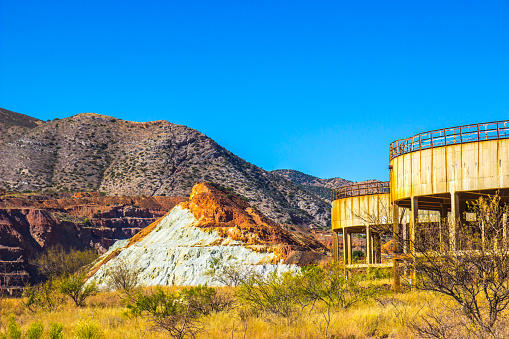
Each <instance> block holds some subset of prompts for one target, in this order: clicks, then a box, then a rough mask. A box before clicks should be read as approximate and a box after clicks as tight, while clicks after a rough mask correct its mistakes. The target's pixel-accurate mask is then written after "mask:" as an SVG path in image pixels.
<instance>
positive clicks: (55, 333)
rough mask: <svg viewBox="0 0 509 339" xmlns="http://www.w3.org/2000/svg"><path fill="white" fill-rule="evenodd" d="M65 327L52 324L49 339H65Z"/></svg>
mask: <svg viewBox="0 0 509 339" xmlns="http://www.w3.org/2000/svg"><path fill="white" fill-rule="evenodd" d="M63 329H64V326H63V325H62V324H58V323H51V324H50V325H49V339H64V334H63V333H62V330H63Z"/></svg>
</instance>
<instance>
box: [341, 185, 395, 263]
mask: <svg viewBox="0 0 509 339" xmlns="http://www.w3.org/2000/svg"><path fill="white" fill-rule="evenodd" d="M389 192H390V183H389V182H388V181H387V182H370V183H362V184H354V185H350V186H344V187H340V188H337V189H334V190H332V192H331V201H332V231H333V236H334V238H333V252H334V260H335V261H336V262H337V261H339V237H342V238H343V262H344V263H345V264H346V265H352V264H353V263H352V234H355V233H362V234H365V235H366V262H365V264H366V265H375V264H381V243H380V231H381V229H382V228H384V227H386V226H387V225H390V224H391V223H392V218H391V216H390V213H391V208H390V196H389Z"/></svg>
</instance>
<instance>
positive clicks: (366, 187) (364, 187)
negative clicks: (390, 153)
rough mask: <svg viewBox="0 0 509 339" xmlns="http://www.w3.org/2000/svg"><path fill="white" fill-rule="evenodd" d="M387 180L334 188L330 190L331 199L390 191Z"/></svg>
mask: <svg viewBox="0 0 509 339" xmlns="http://www.w3.org/2000/svg"><path fill="white" fill-rule="evenodd" d="M390 191H391V188H390V182H389V181H377V182H370V183H364V184H353V185H350V186H343V187H339V188H334V189H333V190H332V191H331V201H334V200H336V199H341V198H347V197H356V196H359V195H370V194H380V193H390Z"/></svg>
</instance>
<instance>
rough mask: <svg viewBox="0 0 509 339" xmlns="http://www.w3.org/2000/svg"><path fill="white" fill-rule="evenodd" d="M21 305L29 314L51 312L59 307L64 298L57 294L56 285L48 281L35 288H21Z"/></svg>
mask: <svg viewBox="0 0 509 339" xmlns="http://www.w3.org/2000/svg"><path fill="white" fill-rule="evenodd" d="M23 297H24V300H23V301H22V303H23V305H24V306H25V307H26V308H28V309H29V310H30V311H31V312H33V313H35V312H37V311H41V310H42V311H46V312H51V311H54V310H56V309H57V308H58V307H59V306H61V304H62V302H63V300H64V297H63V296H62V295H61V294H60V293H59V291H58V287H57V284H56V283H55V282H54V281H52V280H49V281H47V282H45V283H42V284H39V285H37V286H30V285H28V286H25V287H24V288H23Z"/></svg>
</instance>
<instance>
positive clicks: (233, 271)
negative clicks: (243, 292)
mask: <svg viewBox="0 0 509 339" xmlns="http://www.w3.org/2000/svg"><path fill="white" fill-rule="evenodd" d="M235 259H236V258H235V257H233V256H231V255H230V256H229V257H228V259H227V260H226V261H224V260H221V259H220V258H216V259H213V260H212V263H211V264H210V266H209V270H207V272H205V274H207V275H208V276H210V277H212V279H213V281H215V282H218V283H219V284H221V285H225V286H239V285H241V284H242V283H243V282H245V281H247V280H248V279H249V278H250V277H251V276H252V275H254V274H256V273H255V271H254V265H239V264H237V263H234V260H235Z"/></svg>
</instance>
